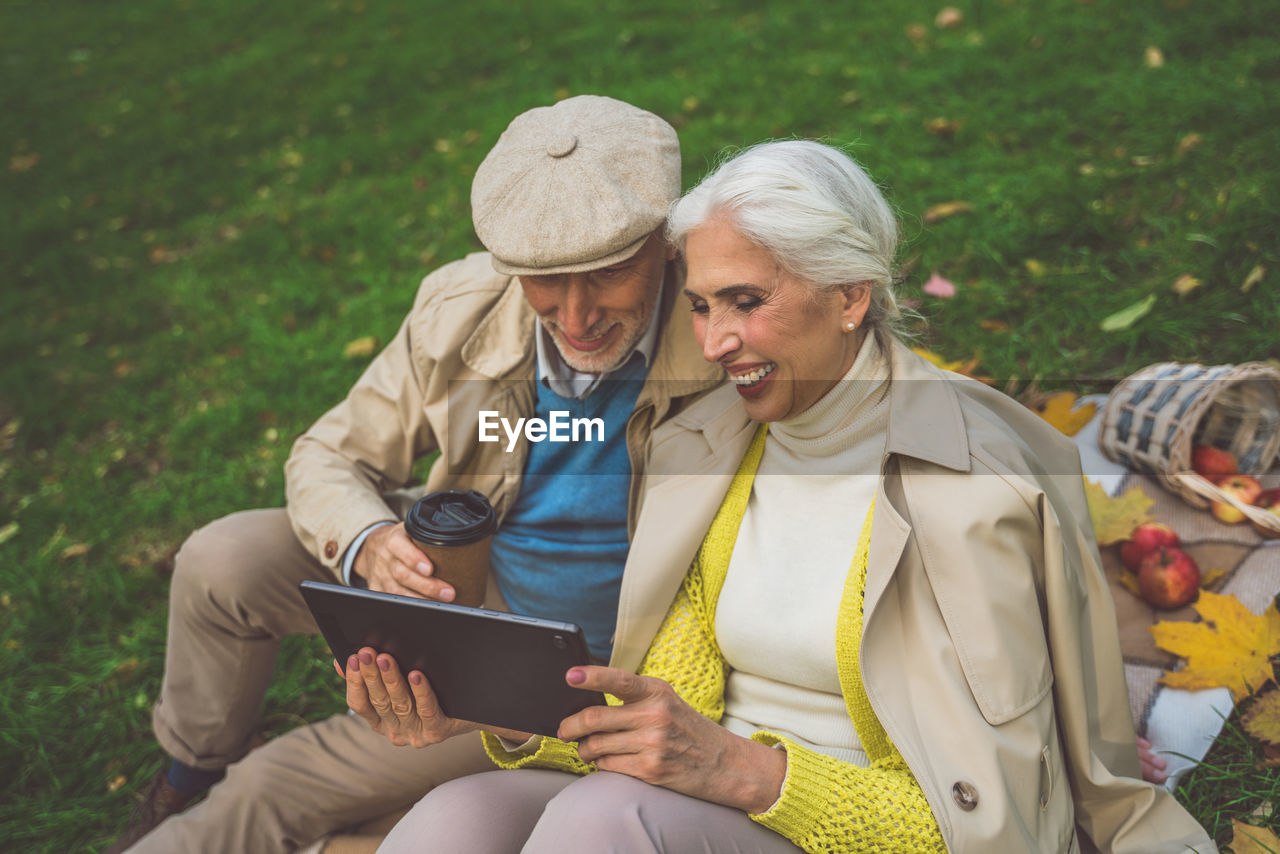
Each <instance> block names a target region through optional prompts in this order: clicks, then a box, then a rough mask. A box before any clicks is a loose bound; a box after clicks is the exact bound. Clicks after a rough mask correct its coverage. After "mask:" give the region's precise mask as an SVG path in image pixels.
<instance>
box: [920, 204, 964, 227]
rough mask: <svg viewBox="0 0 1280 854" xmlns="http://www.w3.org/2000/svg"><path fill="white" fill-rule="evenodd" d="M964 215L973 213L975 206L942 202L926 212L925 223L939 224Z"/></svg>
mask: <svg viewBox="0 0 1280 854" xmlns="http://www.w3.org/2000/svg"><path fill="white" fill-rule="evenodd" d="M963 213H973V205H971V204H969V203H968V202H942V203H941V204H937V205H934V206H933V207H931V208H929V209H928V210H926V211H925V212H924V221H925V222H937V221H938V220H943V219H946V218H947V217H952V216H955V215H956V214H963Z"/></svg>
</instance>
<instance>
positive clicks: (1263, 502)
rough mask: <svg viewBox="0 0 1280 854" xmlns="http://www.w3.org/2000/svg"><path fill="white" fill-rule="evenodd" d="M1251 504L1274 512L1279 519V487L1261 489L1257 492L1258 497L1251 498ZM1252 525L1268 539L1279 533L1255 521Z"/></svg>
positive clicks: (1277, 535) (1279, 535) (1278, 535)
mask: <svg viewBox="0 0 1280 854" xmlns="http://www.w3.org/2000/svg"><path fill="white" fill-rule="evenodd" d="M1253 505H1254V506H1255V507H1261V508H1262V509H1263V510H1266V511H1268V512H1270V513H1273V514H1275V516H1276V519H1277V520H1280V488H1275V489H1264V490H1262V491H1261V492H1259V493H1258V497H1257V498H1255V499H1253ZM1253 527H1254V528H1256V529H1257V531H1258V533H1259V534H1261V535H1262V536H1264V537H1266V538H1268V539H1273V538H1275V537H1280V534H1277V533H1276V532H1275V531H1273V530H1271V529H1270V528H1264V527H1262V526H1261V525H1259V524H1258V523H1257V522H1254V523H1253Z"/></svg>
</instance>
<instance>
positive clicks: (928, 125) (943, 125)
mask: <svg viewBox="0 0 1280 854" xmlns="http://www.w3.org/2000/svg"><path fill="white" fill-rule="evenodd" d="M960 127H961V124H960V122H959V121H957V120H956V119H944V118H942V117H938V118H936V119H929V121H927V122H925V123H924V129H925V130H927V131H928V132H929V133H931V134H933V135H934V136H954V135H955V133H956V131H958V130H960Z"/></svg>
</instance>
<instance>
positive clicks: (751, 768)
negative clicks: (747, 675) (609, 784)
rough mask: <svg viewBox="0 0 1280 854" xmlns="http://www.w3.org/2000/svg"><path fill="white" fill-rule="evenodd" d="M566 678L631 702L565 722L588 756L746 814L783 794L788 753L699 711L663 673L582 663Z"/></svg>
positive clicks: (563, 729) (565, 731) (564, 733)
mask: <svg viewBox="0 0 1280 854" xmlns="http://www.w3.org/2000/svg"><path fill="white" fill-rule="evenodd" d="M565 678H566V679H567V680H568V682H569V684H570V685H573V686H574V687H575V688H583V689H586V690H594V691H604V692H606V693H609V694H612V695H614V696H615V697H617V698H618V699H620V700H622V702H623V705H621V706H592V707H591V708H589V709H584V710H582V711H581V712H578V713H577V714H575V715H571V716H570V717H567V718H565V719H564V720H563V721H561V722H560V731H559V737H560V738H561V739H562V740H564V741H576V742H578V754H579V756H581V757H582V760H583V761H584V762H594V763H595V764H596V767H597V768H600V769H602V770H605V771H616V772H618V773H621V774H627V775H629V776H632V777H636V778H637V779H640V780H644V781H645V782H647V783H652V784H654V785H657V786H663V787H664V788H667V789H671V790H672V791H676V792H680V793H682V794H686V795H691V796H693V797H695V798H701V799H703V800H706V801H712V802H714V803H718V804H724V805H726V806H731V807H736V808H738V809H741V810H744V811H746V812H755V813H759V812H764V811H765V810H767V809H769V807H771V806H772V805H773V804H774V802H775V801H776V800H777V799H778V794H779V792H781V791H782V781H783V779H784V778H785V777H786V774H787V755H786V753H785V752H783V751H781V750H775V749H773V748H771V747H767V746H765V745H763V744H758V743H756V742H754V741H752V740H750V739H747V738H742V737H741V736H737V735H734V734H733V733H731V732H729V731H728V730H727V729H725V728H724V727H722V726H720V725H719V724H717V723H715V722H713V721H711V720H710V719H708V718H706V717H704V716H703V715H700V714H698V712H696V711H694V709H693V707H691V706H690V705H689V704H688V703H686V702H685V701H684V700H682V699H680V697H679V696H678V695H677V694H676V692H675V690H674V689H672V687H671V686H670V685H669V684H667V683H666V682H664V681H662V680H661V679H655V678H653V677H651V676H637V675H635V674H634V673H630V672H628V671H626V670H618V669H616V668H612V667H594V666H584V667H575V668H573V669H572V670H570V671H569V672H568V673H567V674H566V677H565Z"/></svg>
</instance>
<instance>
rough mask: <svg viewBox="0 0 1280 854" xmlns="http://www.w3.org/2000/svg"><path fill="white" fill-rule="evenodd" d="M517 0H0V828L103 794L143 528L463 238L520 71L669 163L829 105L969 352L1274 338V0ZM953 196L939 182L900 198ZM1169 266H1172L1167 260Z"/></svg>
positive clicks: (144, 714)
mask: <svg viewBox="0 0 1280 854" xmlns="http://www.w3.org/2000/svg"><path fill="white" fill-rule="evenodd" d="M523 5H525V6H527V8H525V9H523V10H516V11H513V8H514V7H512V6H511V4H499V3H473V4H459V3H441V2H436V3H423V4H408V3H404V2H391V0H388V2H371V0H364V2H351V0H345V2H321V3H302V2H287V0H282V2H277V3H270V4H256V6H246V4H243V3H237V2H230V0H209V2H201V3H196V2H192V0H178V2H173V0H170V2H158V0H136V2H132V3H128V4H106V3H87V2H82V3H71V2H64V3H58V4H14V3H10V4H6V5H4V6H0V69H2V72H3V73H0V111H2V112H0V114H2V115H3V116H4V120H3V121H0V451H2V453H3V456H2V457H0V531H3V532H7V533H0V539H3V542H0V595H2V597H3V598H0V636H2V638H3V643H2V645H0V766H3V767H5V768H6V769H10V772H9V773H8V774H7V775H6V776H5V779H4V781H3V782H0V839H4V840H6V842H7V844H8V845H9V846H10V847H13V848H17V849H21V850H34V851H48V852H55V851H57V852H61V851H68V850H85V849H89V850H93V849H95V848H97V847H100V846H102V845H103V844H104V843H105V841H106V840H108V839H110V838H111V837H112V836H113V834H114V833H115V832H116V831H117V830H118V828H119V827H120V826H121V824H122V822H123V821H124V820H125V818H126V816H127V814H128V811H129V808H130V806H131V803H132V801H131V798H130V796H129V794H130V792H131V791H132V790H134V789H136V788H137V787H138V786H140V785H141V784H142V783H143V781H144V780H145V777H146V774H147V772H148V771H149V770H150V769H151V768H153V767H155V765H156V763H157V762H158V755H157V754H155V753H153V752H152V750H151V747H150V744H151V741H150V734H149V707H150V704H151V703H152V701H153V700H154V698H155V695H156V691H157V689H158V685H159V679H160V675H161V671H162V667H163V658H162V650H163V646H164V633H165V609H166V589H167V579H166V571H167V568H168V566H169V559H170V556H171V554H172V552H173V551H174V550H175V549H176V548H177V546H178V545H179V544H180V543H181V542H182V540H183V538H184V537H185V536H186V534H187V533H188V532H190V531H191V530H192V529H193V528H195V527H198V526H199V525H201V524H204V523H206V522H208V521H210V520H212V519H214V518H217V517H218V516H220V515H223V514H225V513H228V512H230V511H232V510H236V509H241V508H245V507H253V506H270V505H278V504H280V503H281V501H282V475H281V465H282V463H283V460H284V457H285V455H286V454H287V451H288V447H289V444H290V442H291V440H292V438H293V437H294V436H295V435H296V434H297V433H298V432H300V431H301V430H302V429H304V428H305V427H306V425H307V424H309V423H310V422H311V421H312V420H313V419H314V418H315V417H316V416H318V415H319V414H320V413H321V412H323V411H324V410H325V409H326V408H327V407H328V406H330V405H332V403H334V402H335V401H336V400H337V399H338V398H339V397H340V396H341V395H342V394H343V393H344V391H345V389H346V388H347V387H348V386H349V385H350V384H351V382H352V381H353V380H354V379H355V378H356V376H357V375H358V374H359V372H360V370H361V369H362V366H363V365H362V363H361V362H359V361H349V360H345V359H344V358H343V356H342V351H343V345H344V344H345V343H346V342H347V341H349V340H351V339H354V338H357V337H360V336H364V335H376V336H378V337H379V338H380V339H381V340H383V341H386V340H387V339H388V338H389V337H390V336H391V335H392V334H393V333H394V330H395V328H396V326H397V324H398V322H399V320H400V318H401V317H402V316H403V314H404V312H405V311H406V309H407V308H408V306H409V304H410V301H411V299H412V295H413V292H414V288H415V286H416V283H417V281H418V280H419V278H420V277H421V276H422V275H423V274H424V273H426V272H427V271H429V270H430V269H432V268H433V267H434V266H436V265H438V264H440V263H442V262H444V261H447V260H451V259H453V258H456V257H458V256H460V255H461V254H463V253H465V252H467V251H470V250H472V249H475V248H478V245H477V243H476V241H475V238H474V236H473V235H472V233H471V229H470V222H469V208H468V197H469V195H468V194H469V184H470V178H471V175H472V174H473V172H474V169H475V167H476V165H477V164H478V163H479V161H480V159H481V158H482V157H483V155H484V153H485V151H486V150H487V149H488V147H489V146H490V145H492V143H493V141H494V140H495V139H496V138H497V135H498V134H499V133H500V132H501V130H502V129H503V128H504V127H505V125H506V123H507V122H508V121H509V120H510V118H511V117H512V116H514V115H515V114H516V113H518V112H520V111H521V110H524V109H526V108H529V107H532V106H536V105H540V104H545V103H550V102H552V101H553V100H555V99H556V98H557V97H562V96H564V95H568V94H578V93H586V92H592V93H603V94H609V95H613V96H616V97H619V98H623V99H626V100H630V101H633V102H635V103H637V104H640V105H641V106H644V107H646V108H649V109H651V110H654V111H655V112H657V113H659V114H661V115H663V116H665V117H667V118H668V119H669V120H670V121H672V123H673V124H675V125H676V126H677V128H678V129H679V130H680V133H681V138H682V143H683V150H684V159H685V166H686V184H691V183H693V182H694V181H695V180H696V179H697V178H698V177H699V176H700V175H701V174H703V173H704V172H705V170H706V169H707V167H708V165H709V164H710V163H712V162H714V160H715V158H716V156H717V154H718V152H720V151H721V149H722V148H724V147H726V146H742V145H747V144H750V143H753V142H757V141H760V140H763V139H767V138H773V137H791V136H796V137H817V138H822V139H826V140H829V141H832V142H836V143H839V144H842V145H848V146H849V147H850V150H851V151H852V152H853V153H854V155H855V156H856V157H857V158H858V159H859V160H860V161H861V162H862V163H864V165H866V166H867V168H868V169H869V170H870V171H871V173H872V174H873V175H874V176H875V177H876V178H877V180H878V181H880V182H881V184H882V185H883V186H884V187H885V189H886V191H887V193H888V195H889V196H890V198H891V200H892V202H893V203H894V205H895V206H896V208H897V209H898V211H899V213H900V217H901V221H902V224H903V231H904V234H905V237H906V242H905V245H904V247H903V251H902V254H901V260H902V262H903V268H904V271H905V272H906V273H907V281H906V284H905V286H904V295H905V296H907V297H908V298H912V297H914V298H920V286H921V284H922V283H923V282H924V281H925V280H926V279H927V278H928V276H929V274H930V273H931V272H933V271H937V272H939V273H940V274H942V275H944V276H946V277H947V278H949V279H951V280H952V281H954V282H956V283H957V285H958V287H959V291H958V294H957V296H956V297H955V298H954V299H952V300H948V301H939V300H937V299H934V298H931V297H924V298H923V303H922V305H921V309H920V310H921V312H922V314H923V315H924V317H925V318H926V319H927V324H926V325H924V326H921V327H920V328H919V329H918V330H917V331H918V332H919V333H920V334H921V336H922V338H923V341H924V343H926V344H927V345H928V346H930V347H931V348H933V349H934V350H936V351H938V352H939V353H941V354H943V355H945V356H946V357H948V358H952V359H960V358H968V357H970V356H972V355H974V354H978V355H980V356H981V359H982V370H983V372H984V373H986V374H989V375H991V376H993V377H997V378H999V379H1000V380H1002V381H1003V380H1007V379H1010V378H1016V379H1017V380H1019V381H1022V382H1026V381H1029V380H1037V381H1038V382H1039V384H1040V385H1042V386H1044V387H1058V386H1075V385H1080V386H1094V387H1096V386H1097V384H1099V383H1102V384H1105V383H1107V382H1109V381H1112V380H1114V379H1116V378H1118V377H1121V376H1123V375H1125V374H1126V373H1128V372H1130V371H1132V370H1135V369H1137V368H1139V367H1141V366H1143V365H1145V364H1148V363H1150V362H1153V361H1161V360H1168V359H1173V360H1187V361H1190V360H1200V361H1206V362H1211V363H1221V362H1238V361H1244V360H1248V359H1257V358H1266V357H1275V356H1277V355H1280V343H1278V342H1280V246H1278V244H1277V240H1276V237H1277V232H1278V229H1277V226H1276V223H1277V222H1280V162H1278V161H1277V159H1276V157H1275V128H1276V127H1277V126H1280V107H1278V106H1277V101H1276V99H1275V96H1274V91H1275V89H1276V86H1277V84H1278V83H1280V15H1277V14H1276V12H1277V11H1280V9H1276V8H1271V9H1270V11H1266V10H1263V9H1260V6H1263V5H1267V4H1258V3H1245V2H1239V1H1237V2H1232V1H1231V0H1224V2H1218V3H1206V2H1198V1H1197V0H1169V2H1164V0H1152V1H1151V2H1120V0H1096V1H1095V2H1092V3H1089V2H1075V0H1055V2H1035V3H1033V2H1030V0H1022V2H1016V0H1004V2H992V0H974V2H967V3H960V4H958V5H959V8H960V9H961V10H962V11H963V12H964V15H965V23H964V24H963V25H962V26H961V27H959V28H957V29H954V30H940V29H938V28H936V27H935V26H934V25H933V19H934V15H935V14H936V12H937V11H938V8H939V7H940V5H941V4H940V3H922V2H918V0H903V2H899V3H893V4H888V3H885V4H872V3H866V4H858V5H857V6H853V5H850V4H844V5H843V6H842V5H840V4H836V5H832V4H830V3H819V2H817V0H792V2H787V3H764V2H748V0H682V2H674V0H654V2H645V3H637V2H622V0H592V2H585V0H558V2H548V3H540V4H533V3H530V4H523ZM1271 5H1272V6H1274V4H1271ZM912 25H920V27H921V29H920V30H919V31H914V30H911V31H909V27H911V26H912ZM1150 46H1155V47H1158V48H1159V49H1160V50H1161V51H1162V53H1163V57H1164V64H1163V66H1162V67H1148V66H1147V65H1146V64H1145V63H1144V52H1145V51H1146V50H1147V48H1148V47H1150ZM934 119H947V120H951V121H952V122H954V128H955V129H954V130H953V131H952V132H950V133H947V134H943V135H938V134H935V133H931V132H930V131H929V130H927V129H926V125H927V123H928V122H930V121H931V120H934ZM1192 134H1196V135H1198V136H1194V137H1193V136H1191V135H1192ZM1197 139H1198V140H1199V142H1198V144H1195V145H1192V142H1193V141H1195V140H1197ZM949 201H964V202H967V203H968V204H969V205H970V206H971V207H972V212H970V213H967V214H961V215H957V216H955V217H952V218H949V219H945V220H942V221H940V222H937V223H934V224H926V223H925V222H924V219H923V216H924V212H925V211H926V210H927V209H928V208H929V207H930V206H932V205H935V204H938V203H942V202H949ZM1028 262H1034V263H1031V264H1028ZM1259 265H1261V266H1262V267H1264V268H1265V270H1266V272H1265V275H1264V277H1263V279H1262V281H1261V282H1260V283H1259V284H1257V285H1256V286H1255V287H1253V288H1252V289H1251V290H1250V291H1249V292H1248V293H1242V292H1241V285H1242V283H1243V282H1244V281H1245V279H1246V277H1247V276H1248V275H1249V273H1250V271H1252V270H1253V269H1255V268H1256V267H1258V266H1259ZM1183 274H1190V275H1193V276H1195V277H1196V278H1198V279H1200V280H1201V281H1203V283H1204V284H1203V286H1202V287H1200V288H1199V289H1197V290H1195V291H1193V292H1192V293H1190V294H1189V295H1187V296H1185V297H1178V296H1177V295H1176V294H1174V293H1173V291H1172V290H1171V289H1170V288H1171V285H1172V283H1173V282H1174V281H1175V279H1177V277H1178V276H1180V275H1183ZM1149 295H1155V296H1156V304H1155V307H1154V308H1153V310H1152V311H1151V312H1150V313H1149V314H1148V315H1146V316H1145V317H1143V318H1142V319H1140V320H1139V321H1138V322H1137V323H1135V324H1134V325H1133V326H1132V327H1131V328H1129V329H1126V330H1122V331H1119V332H1114V333H1105V332H1103V331H1101V330H1100V328H1099V323H1100V322H1101V320H1102V319H1103V318H1104V317H1106V316H1107V315H1109V314H1111V313H1112V312H1115V311H1117V310H1119V309H1122V308H1124V307H1126V306H1128V305H1131V304H1133V303H1135V302H1138V301H1139V300H1142V299H1144V298H1146V297H1147V296H1149ZM984 321H986V322H987V323H986V325H985V326H984V324H983V322H984ZM11 526H16V528H15V527H11ZM77 545H84V546H87V547H88V551H87V553H84V554H81V555H75V554H74V552H73V553H72V554H71V556H64V553H65V550H66V549H67V548H68V547H71V546H77ZM326 668H327V664H326V663H325V661H324V656H323V647H321V646H317V645H316V644H315V643H301V642H300V643H297V644H293V645H290V646H289V647H288V648H287V652H286V657H285V661H284V663H283V664H282V667H281V670H280V674H279V679H278V681H277V685H276V688H275V689H274V690H273V693H272V695H271V696H270V698H269V700H268V705H267V709H266V714H267V715H268V717H269V718H270V719H271V721H272V722H273V723H272V724H271V725H272V726H273V727H275V728H277V729H279V728H282V727H287V726H288V725H289V722H290V721H293V720H296V719H298V718H299V717H302V718H310V717H316V716H320V715H323V714H327V713H329V712H331V711H333V710H334V709H337V708H338V707H339V706H340V705H341V702H340V700H339V696H338V691H337V686H336V685H334V684H333V680H332V678H331V675H330V673H329V672H328V671H327V670H326ZM120 777H123V783H122V785H121V786H120V787H119V788H118V789H117V790H115V791H112V790H111V788H110V784H111V783H112V782H113V781H117V782H118V781H119V778H120Z"/></svg>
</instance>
